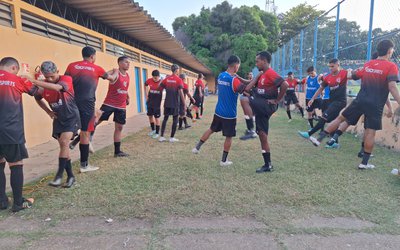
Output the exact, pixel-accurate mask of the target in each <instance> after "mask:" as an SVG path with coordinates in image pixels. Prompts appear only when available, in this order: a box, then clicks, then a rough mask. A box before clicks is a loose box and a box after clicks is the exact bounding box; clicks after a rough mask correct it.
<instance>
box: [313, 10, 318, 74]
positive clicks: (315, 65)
mask: <svg viewBox="0 0 400 250" xmlns="http://www.w3.org/2000/svg"><path fill="white" fill-rule="evenodd" d="M317 35H318V18H315V21H314V58H313V66H314V70H315V71H316V70H317V52H318V51H317V42H318V39H317Z"/></svg>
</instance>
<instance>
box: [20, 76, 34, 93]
mask: <svg viewBox="0 0 400 250" xmlns="http://www.w3.org/2000/svg"><path fill="white" fill-rule="evenodd" d="M19 80H20V81H19V84H18V85H19V86H18V89H19V90H20V91H21V93H27V94H28V95H31V96H33V95H34V94H35V93H36V92H37V90H38V89H39V88H38V87H36V86H35V85H33V83H31V81H29V80H28V79H26V78H19Z"/></svg>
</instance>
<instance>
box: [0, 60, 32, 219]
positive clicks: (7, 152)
mask: <svg viewBox="0 0 400 250" xmlns="http://www.w3.org/2000/svg"><path fill="white" fill-rule="evenodd" d="M18 71H19V63H18V61H17V60H16V59H15V58H12V57H4V58H3V59H1V61H0V114H1V115H0V209H1V210H4V209H7V208H8V197H7V195H6V176H5V173H4V168H5V166H6V162H8V166H9V167H10V170H11V175H10V184H11V189H12V193H13V198H14V203H13V206H12V211H13V212H18V211H20V210H22V209H24V208H29V207H30V206H31V205H32V202H33V199H24V198H23V197H22V188H23V185H24V173H23V159H26V158H28V151H27V150H26V147H25V134H24V113H23V107H22V94H23V93H26V94H29V95H34V94H35V93H36V91H37V90H38V88H37V87H36V86H34V85H33V84H32V83H31V82H30V81H29V80H27V79H25V78H21V77H19V76H17V73H18Z"/></svg>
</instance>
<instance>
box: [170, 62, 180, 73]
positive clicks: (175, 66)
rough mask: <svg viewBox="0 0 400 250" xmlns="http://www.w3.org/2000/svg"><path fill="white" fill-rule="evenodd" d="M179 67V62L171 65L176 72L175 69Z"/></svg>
mask: <svg viewBox="0 0 400 250" xmlns="http://www.w3.org/2000/svg"><path fill="white" fill-rule="evenodd" d="M178 69H179V65H178V64H172V65H171V71H172V72H175V71H177V70H178Z"/></svg>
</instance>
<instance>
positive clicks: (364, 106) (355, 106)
mask: <svg viewBox="0 0 400 250" xmlns="http://www.w3.org/2000/svg"><path fill="white" fill-rule="evenodd" d="M377 51H378V58H377V59H375V60H371V61H369V62H367V63H365V64H364V66H363V67H362V68H360V69H358V70H355V71H353V72H352V78H353V79H354V80H358V79H361V89H360V92H358V95H357V97H356V98H355V99H354V100H353V101H352V103H351V104H350V105H349V106H348V107H347V108H346V109H345V110H344V111H343V113H342V114H341V115H340V116H339V117H338V118H337V119H335V120H334V121H333V122H332V123H331V124H330V125H329V126H328V127H327V128H326V132H325V133H332V132H334V131H335V130H336V129H337V130H336V132H335V134H334V135H333V137H332V138H331V140H330V141H329V142H328V145H332V144H334V143H336V142H337V138H338V137H339V136H340V135H341V134H342V133H343V132H344V131H345V130H343V128H342V129H341V128H338V127H339V125H341V124H342V123H343V122H345V121H346V122H347V124H349V125H356V124H357V122H358V120H359V119H360V117H361V116H362V115H364V128H365V131H364V141H363V149H364V153H363V154H362V162H361V163H360V165H359V166H358V168H359V169H371V168H374V165H372V164H369V163H368V161H369V158H370V156H371V152H372V149H373V147H374V141H375V133H376V131H377V130H381V129H382V115H383V107H384V106H385V103H386V104H387V105H388V108H389V113H388V116H389V117H390V116H391V113H392V111H391V105H390V100H388V95H389V92H390V93H391V94H392V96H393V98H394V99H395V100H396V101H397V103H399V104H400V95H399V91H398V89H397V85H396V82H398V81H399V80H400V79H399V70H398V68H397V65H396V64H395V63H393V62H390V58H391V57H392V55H393V52H394V44H393V42H392V41H390V40H382V41H381V42H379V43H378V45H377Z"/></svg>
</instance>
